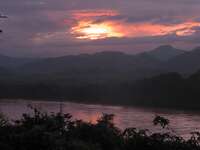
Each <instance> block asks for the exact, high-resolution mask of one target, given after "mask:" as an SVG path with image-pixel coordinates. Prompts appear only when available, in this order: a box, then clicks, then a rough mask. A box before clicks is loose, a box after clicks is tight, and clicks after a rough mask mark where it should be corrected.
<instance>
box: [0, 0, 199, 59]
mask: <svg viewBox="0 0 200 150" xmlns="http://www.w3.org/2000/svg"><path fill="white" fill-rule="evenodd" d="M0 14H2V15H6V16H8V18H7V19H6V18H4V19H1V21H0V29H2V30H3V31H4V32H3V33H1V34H0V53H1V54H6V55H10V56H29V57H32V56H33V57H37V56H40V57H42V56H61V55H69V54H79V53H94V52H99V51H122V52H126V53H138V52H142V51H146V50H150V49H153V48H155V47H157V46H159V45H164V44H171V45H173V46H175V47H178V48H182V49H188V50H189V49H192V48H194V47H196V46H200V44H199V43H200V15H199V14H200V0H6V1H5V0H4V1H1V2H0Z"/></svg>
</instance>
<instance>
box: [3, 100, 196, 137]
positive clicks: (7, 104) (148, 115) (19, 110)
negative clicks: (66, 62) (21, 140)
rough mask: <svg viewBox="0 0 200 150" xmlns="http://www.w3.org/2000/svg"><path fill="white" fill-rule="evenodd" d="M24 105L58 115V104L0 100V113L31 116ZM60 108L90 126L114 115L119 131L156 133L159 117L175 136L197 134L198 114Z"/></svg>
mask: <svg viewBox="0 0 200 150" xmlns="http://www.w3.org/2000/svg"><path fill="white" fill-rule="evenodd" d="M28 105H32V106H33V107H37V108H39V109H41V110H42V111H45V112H48V113H51V112H59V110H60V102H49V101H30V100H29V101H26V100H1V101H0V112H2V113H4V114H5V115H6V116H7V117H8V118H9V119H10V120H16V119H18V118H20V116H21V115H22V114H23V113H25V112H26V113H27V112H28V113H32V110H31V109H30V108H29V107H27V106H28ZM62 108H63V112H64V113H70V114H72V115H73V117H74V119H83V120H85V121H90V122H93V123H95V121H96V120H97V119H98V118H99V117H100V116H101V115H102V113H107V114H115V119H114V122H115V124H116V125H117V126H118V127H119V128H121V129H124V128H127V127H136V128H140V129H146V128H148V129H150V130H151V131H155V130H156V131H157V130H159V129H158V128H155V127H154V126H153V124H152V120H153V118H154V117H155V115H161V116H164V117H166V118H168V119H169V120H170V121H171V123H170V124H171V128H172V129H173V130H174V131H175V132H176V134H178V135H181V136H183V137H189V135H190V132H192V131H200V112H191V111H175V110H167V109H153V108H151V109H149V108H141V107H140V108H138V107H123V106H105V105H91V104H80V103H71V102H63V103H62Z"/></svg>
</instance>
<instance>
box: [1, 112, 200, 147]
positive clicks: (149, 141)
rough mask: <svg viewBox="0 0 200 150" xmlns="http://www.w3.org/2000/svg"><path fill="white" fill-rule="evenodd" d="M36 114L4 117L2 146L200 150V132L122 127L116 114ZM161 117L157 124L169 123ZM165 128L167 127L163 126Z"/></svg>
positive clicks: (2, 121)
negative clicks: (93, 117)
mask: <svg viewBox="0 0 200 150" xmlns="http://www.w3.org/2000/svg"><path fill="white" fill-rule="evenodd" d="M33 110H34V113H33V114H23V116H22V118H21V119H19V120H17V121H14V122H9V121H7V119H4V117H3V116H1V117H0V118H1V119H0V122H1V124H0V149H2V150H19V149H20V150H36V149H37V150H133V149H135V150H160V149H162V150H199V149H200V145H199V144H200V143H199V139H200V133H198V132H193V133H192V135H191V138H189V139H187V140H185V139H183V138H182V137H179V136H176V135H173V134H171V133H168V132H156V133H151V132H148V130H139V129H136V128H128V129H125V130H120V129H119V128H117V127H116V126H115V124H114V123H113V119H114V115H109V114H103V115H102V116H101V117H100V118H99V119H98V120H97V123H95V124H93V123H90V122H84V121H82V120H74V119H72V116H71V115H70V114H61V113H57V114H55V113H51V114H47V113H43V112H40V111H38V110H37V109H35V108H33ZM166 120H167V119H165V118H163V117H161V116H157V117H156V118H155V119H154V124H156V125H159V124H160V125H161V126H162V125H168V124H169V121H167V122H166ZM162 127H164V128H165V126H162Z"/></svg>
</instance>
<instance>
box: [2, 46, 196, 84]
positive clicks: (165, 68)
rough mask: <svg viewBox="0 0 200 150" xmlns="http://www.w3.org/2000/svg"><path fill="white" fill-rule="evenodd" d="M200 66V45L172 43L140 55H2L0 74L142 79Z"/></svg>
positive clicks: (97, 78) (87, 78)
mask: <svg viewBox="0 0 200 150" xmlns="http://www.w3.org/2000/svg"><path fill="white" fill-rule="evenodd" d="M199 69H200V48H195V49H194V50H192V51H184V50H179V49H176V48H174V47H172V46H170V45H164V46H160V47H158V48H156V49H154V50H152V51H147V52H144V53H140V54H136V55H130V54H125V53H122V52H114V51H113V52H112V51H110V52H99V53H95V54H80V55H68V56H62V57H55V58H40V59H33V58H15V57H8V56H4V55H0V73H1V72H4V71H5V70H6V71H8V72H13V75H15V74H17V75H26V76H34V77H36V78H37V77H40V78H46V77H50V78H51V77H54V78H55V76H56V77H58V78H61V79H66V78H67V79H83V80H90V79H92V80H94V81H95V80H96V81H100V80H101V81H103V80H114V79H117V80H121V79H122V80H124V79H128V80H130V79H131V80H138V79H142V78H147V77H151V76H154V75H158V74H161V73H166V72H179V73H183V74H191V73H194V72H196V71H197V70H199ZM1 70H2V71H1Z"/></svg>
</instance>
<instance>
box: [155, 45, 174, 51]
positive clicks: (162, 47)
mask: <svg viewBox="0 0 200 150" xmlns="http://www.w3.org/2000/svg"><path fill="white" fill-rule="evenodd" d="M156 49H157V50H168V49H176V48H174V47H173V46H172V45H161V46H159V47H157V48H156Z"/></svg>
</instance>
